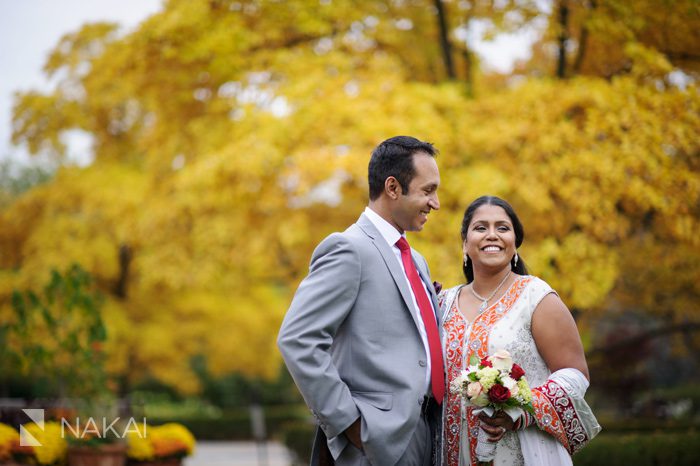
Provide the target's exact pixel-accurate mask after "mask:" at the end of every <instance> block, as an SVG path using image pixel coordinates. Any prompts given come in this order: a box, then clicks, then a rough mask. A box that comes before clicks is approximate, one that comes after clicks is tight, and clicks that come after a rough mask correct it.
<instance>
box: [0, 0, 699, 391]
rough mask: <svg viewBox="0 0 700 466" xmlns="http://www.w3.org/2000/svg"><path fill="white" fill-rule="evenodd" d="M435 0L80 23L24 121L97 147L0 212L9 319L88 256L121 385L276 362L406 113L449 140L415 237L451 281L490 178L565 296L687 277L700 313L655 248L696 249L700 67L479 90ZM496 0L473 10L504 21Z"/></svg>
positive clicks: (183, 12)
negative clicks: (19, 303) (16, 301)
mask: <svg viewBox="0 0 700 466" xmlns="http://www.w3.org/2000/svg"><path fill="white" fill-rule="evenodd" d="M292 3H293V4H294V5H291V4H292ZM494 3H503V2H494ZM506 3H507V4H508V5H509V7H510V8H513V9H514V8H516V4H517V3H518V2H512V3H513V4H512V5H511V2H506ZM434 5H435V4H434V2H421V1H415V2H381V1H376V2H374V1H372V2H366V4H365V3H363V6H362V7H361V8H360V7H358V6H357V4H356V2H350V1H339V2H335V1H334V2H332V3H331V2H320V3H319V2H316V1H299V2H252V1H251V2H228V1H222V0H220V1H203V0H201V1H199V0H198V1H182V0H171V1H169V2H167V3H166V4H165V6H164V8H163V11H162V12H160V13H158V14H156V15H154V16H152V17H151V18H149V19H148V20H146V21H145V22H143V23H142V24H141V26H140V27H139V28H138V29H137V30H136V31H134V32H133V33H131V34H129V35H126V36H121V35H119V33H118V30H117V29H116V28H115V26H114V25H108V24H93V25H86V26H84V27H83V28H82V29H81V30H79V31H77V32H74V33H71V34H68V35H66V36H65V37H64V38H63V39H62V40H61V42H60V43H59V44H58V46H57V47H56V49H55V51H54V52H53V53H52V54H51V55H50V57H49V58H48V61H47V64H46V71H47V73H49V74H55V75H57V76H59V77H60V79H59V84H58V85H57V87H56V88H55V89H54V90H53V91H52V92H50V93H47V94H41V93H37V92H29V93H25V94H23V95H21V96H20V98H19V99H18V100H17V102H16V105H15V113H14V129H15V131H14V138H15V141H16V142H17V143H24V144H26V145H27V146H28V147H29V148H30V150H32V151H34V152H40V151H44V152H46V151H48V152H50V153H53V154H54V155H55V157H56V158H58V159H60V158H61V157H62V156H63V154H64V153H65V147H64V146H63V142H62V136H63V135H65V134H66V133H67V132H69V131H75V130H79V131H82V132H84V133H86V134H88V135H90V137H92V140H93V153H94V161H93V163H92V164H90V165H89V166H88V167H85V168H79V167H75V166H69V165H66V166H64V167H62V168H61V169H60V170H59V171H58V173H57V174H56V176H55V177H54V178H53V179H52V180H51V181H50V182H49V183H46V184H43V185H41V186H38V187H36V188H34V189H32V190H30V191H28V192H26V193H24V194H23V195H21V196H19V197H17V198H15V199H13V201H12V202H7V203H6V205H4V206H3V207H2V210H0V222H1V228H0V320H2V321H6V320H7V319H10V318H11V308H10V305H9V296H10V294H11V292H12V290H13V289H27V288H32V287H38V286H41V284H42V280H44V277H45V276H46V274H47V273H48V272H47V271H48V270H51V269H52V268H56V269H59V270H60V269H64V268H66V267H67V266H68V265H69V264H72V263H74V262H77V263H79V264H81V265H82V266H83V267H84V268H85V269H86V270H88V271H89V272H90V273H91V274H92V275H93V277H94V278H95V282H96V283H97V284H98V286H99V287H100V289H101V290H102V291H103V293H104V294H105V295H106V301H105V304H104V308H103V312H104V320H105V323H106V325H107V328H108V340H107V342H106V347H105V352H106V353H107V356H108V369H109V371H110V372H111V374H113V375H114V376H115V378H116V379H117V380H118V381H119V382H120V384H121V389H122V390H126V389H128V388H129V387H130V386H131V384H132V383H134V382H137V381H139V380H142V379H144V378H146V377H153V378H156V379H158V380H160V381H162V382H163V383H166V384H169V385H172V386H174V387H176V388H177V389H179V390H180V391H182V392H194V391H196V390H198V389H199V385H198V380H197V378H196V377H195V376H194V375H193V373H192V369H191V365H190V363H191V359H192V358H193V357H195V356H199V355H205V356H206V361H207V364H208V368H209V370H211V371H212V372H213V373H214V374H226V373H231V372H240V373H243V374H247V375H249V376H254V377H273V376H274V375H275V374H276V373H277V370H278V368H279V364H280V359H279V357H278V356H277V351H276V348H275V344H274V341H275V337H276V334H277V329H278V326H279V323H280V321H281V318H282V316H283V314H284V312H285V310H286V307H287V305H288V303H289V300H290V298H291V294H292V293H293V291H294V289H295V287H296V285H297V284H298V282H299V280H300V279H301V278H302V277H303V276H304V275H305V273H306V270H307V266H308V260H309V257H310V255H311V252H312V251H313V248H314V247H315V245H316V244H317V243H318V242H319V241H320V240H321V239H322V238H323V237H324V236H325V235H327V234H328V233H330V232H332V231H337V230H340V229H343V228H345V227H346V226H347V225H348V224H350V223H351V222H353V221H354V220H355V219H356V218H357V216H358V215H359V213H360V212H361V209H362V208H363V206H364V205H365V203H366V196H367V195H366V190H367V188H366V170H367V163H368V160H369V153H370V151H371V149H372V148H373V147H374V146H375V145H376V144H377V143H378V142H380V141H381V140H383V139H385V138H387V137H390V136H393V135H396V134H410V135H414V136H416V137H419V138H421V139H425V140H429V141H432V142H434V143H435V144H436V146H437V147H438V148H439V149H440V151H441V154H440V156H439V158H438V162H439V165H440V168H441V175H442V186H441V189H440V198H441V204H442V208H441V210H440V212H437V213H435V214H434V215H431V220H430V223H429V224H428V226H427V228H426V230H425V231H424V232H423V233H421V234H420V235H415V239H414V240H412V241H414V242H415V243H416V245H417V247H419V248H420V249H421V250H422V251H423V252H424V253H425V254H426V256H427V257H428V259H429V262H430V264H431V270H432V272H433V275H434V277H435V278H436V279H438V280H440V281H442V282H443V283H445V284H446V285H452V284H454V283H456V282H457V281H458V280H460V268H459V259H460V257H461V253H460V242H459V224H460V221H461V216H462V212H463V210H464V208H465V207H466V205H467V204H468V202H470V201H471V200H472V199H474V198H475V197H477V196H478V195H481V194H484V193H493V194H497V195H501V196H503V197H505V198H507V199H509V200H510V201H512V202H513V204H514V205H515V206H516V208H517V209H518V211H519V213H520V215H521V217H522V219H523V221H524V223H525V227H526V232H527V240H526V245H525V246H524V250H523V252H522V253H523V256H524V258H525V260H526V261H527V262H528V264H529V265H530V267H531V269H532V271H533V272H534V273H536V274H538V275H540V276H542V277H543V278H545V279H546V280H548V281H549V282H550V283H552V285H553V286H554V287H555V288H556V289H557V290H559V291H560V293H561V294H562V297H563V298H564V299H565V301H566V302H567V303H568V304H569V305H570V306H571V307H573V308H576V309H580V310H581V311H588V312H589V313H595V312H600V311H602V310H605V309H606V308H607V307H608V306H609V305H610V302H611V300H612V299H613V298H614V299H615V300H616V302H624V303H628V304H629V303H630V299H629V297H633V296H635V295H643V296H644V300H642V301H640V302H639V303H635V306H638V307H639V308H640V309H642V310H644V311H646V312H650V313H654V312H658V310H657V309H656V307H655V305H656V303H657V298H658V296H666V294H667V293H669V292H673V293H675V294H674V297H673V298H672V299H669V300H668V302H666V304H665V305H664V306H665V309H669V308H671V309H673V310H674V311H673V312H675V313H672V314H671V315H672V316H676V317H678V316H680V315H681V313H685V314H683V315H690V316H692V315H693V313H697V310H696V309H695V308H694V307H693V306H692V303H693V302H694V301H693V299H695V300H696V294H697V291H696V290H695V287H692V286H691V287H684V286H681V285H680V284H679V283H680V282H679V281H678V280H677V279H674V278H673V277H672V274H671V273H669V272H666V269H663V270H659V269H658V268H657V267H655V265H657V264H658V263H659V261H660V260H661V259H662V258H663V260H664V261H666V262H665V267H670V268H671V269H670V270H675V269H674V268H675V267H680V266H683V265H684V264H690V263H695V264H697V263H698V261H697V260H696V259H697V254H698V253H697V239H696V235H693V231H694V230H695V229H696V228H697V222H698V217H699V216H698V214H699V213H700V212H698V205H700V203H699V202H698V201H699V200H700V199H699V197H700V186H699V180H698V164H697V156H698V153H700V147H699V146H698V144H699V142H698V141H700V138H699V137H698V136H700V124H699V121H698V114H699V112H698V106H699V104H700V99H699V97H698V94H697V89H696V88H695V87H694V86H692V85H690V86H688V87H687V88H685V89H680V88H676V87H673V86H659V85H657V81H658V80H657V78H658V77H659V76H661V77H663V76H664V73H666V72H667V70H668V69H669V66H671V65H668V66H667V65H666V64H664V63H662V64H661V65H658V64H655V63H654V62H653V61H650V60H648V59H646V58H645V56H643V54H638V55H636V56H635V57H636V61H635V62H634V64H633V66H632V68H631V70H632V71H631V72H630V73H628V75H626V76H622V77H618V78H615V79H611V80H602V79H599V78H595V77H592V78H577V79H572V80H570V81H565V82H556V81H550V80H546V79H531V80H529V81H527V82H525V83H523V84H521V85H519V86H518V87H515V88H512V89H505V90H501V91H499V92H494V93H493V94H489V95H486V94H484V95H480V94H477V95H476V98H472V97H470V96H469V95H468V94H467V93H466V92H465V88H464V86H463V85H462V84H461V83H460V82H459V80H447V82H445V79H446V74H445V73H444V70H443V71H437V68H436V67H437V66H438V63H439V62H440V61H439V59H438V58H437V57H439V54H440V47H441V46H440V43H439V35H440V33H439V27H438V24H437V22H436V16H435V15H436V14H437V13H436V12H435V10H434V8H432V7H434ZM480 5H481V4H480ZM484 5H486V3H484ZM484 5H481V6H480V8H481V10H474V14H476V13H477V12H481V13H480V14H483V15H487V13H489V12H492V13H493V18H494V20H493V21H494V24H495V25H498V23H499V21H500V20H499V18H501V20H503V21H505V18H506V17H507V16H506V15H505V13H504V12H503V11H496V10H493V8H495V7H493V8H492V5H490V4H488V5H486V6H484ZM513 11H514V10H513ZM455 12H456V10H455V5H450V6H449V7H448V8H447V10H446V17H447V18H450V19H451V22H450V23H449V25H450V26H449V27H451V28H455V27H458V25H459V24H462V23H461V20H459V21H458V20H457V19H456V16H455V14H456V13H455ZM499 15H500V16H499ZM524 18H525V16H524ZM409 26H410V27H409ZM504 27H505V26H504ZM451 37H453V36H451ZM453 40H454V38H453ZM455 53H456V52H455ZM440 66H442V65H440ZM671 68H672V66H671ZM639 249H643V250H644V251H645V253H644V254H646V253H649V254H651V257H650V258H649V261H648V262H647V263H646V266H644V262H643V261H642V262H641V264H640V261H641V260H640V258H639V256H640V254H636V255H635V254H631V251H635V250H639ZM693 260H695V262H692V261H693ZM640 266H641V267H643V268H644V272H641V271H639V267H640ZM631 268H633V269H634V270H635V271H637V272H638V273H635V274H634V277H631V276H630V273H629V270H630V269H631ZM683 270H684V271H683V273H682V278H681V280H683V283H690V284H692V283H695V282H696V281H697V279H698V278H699V277H698V273H699V271H698V270H697V267H694V268H693V267H688V268H686V269H683ZM657 278H658V279H657ZM625 300H626V301H625ZM695 302H697V300H696V301H695ZM681 303H683V304H684V305H685V307H683V308H682V309H681V307H680V306H677V305H679V304H681ZM674 318H675V317H674Z"/></svg>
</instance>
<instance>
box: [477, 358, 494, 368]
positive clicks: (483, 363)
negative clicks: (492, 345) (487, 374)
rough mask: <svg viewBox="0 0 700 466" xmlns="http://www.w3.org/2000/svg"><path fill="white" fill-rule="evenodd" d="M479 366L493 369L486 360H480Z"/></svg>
mask: <svg viewBox="0 0 700 466" xmlns="http://www.w3.org/2000/svg"><path fill="white" fill-rule="evenodd" d="M480 364H481V365H482V366H483V367H493V364H491V361H489V360H488V359H487V358H484V359H482V360H481V363H480Z"/></svg>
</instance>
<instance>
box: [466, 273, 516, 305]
mask: <svg viewBox="0 0 700 466" xmlns="http://www.w3.org/2000/svg"><path fill="white" fill-rule="evenodd" d="M508 277H510V270H509V271H508V273H507V274H506V276H505V277H503V280H501V283H499V284H498V286H497V287H496V289H495V290H493V293H491V294H490V295H489V297H488V298H484V297H483V296H479V295H478V294H477V292H476V291H474V282H472V286H470V287H469V290H470V291H471V292H472V294H473V295H474V296H475V297H476V299H479V300H481V301H483V302H482V303H481V306H480V307H479V314H481V313H482V312H484V311H485V310H486V308H487V307H488V305H489V301H491V298H493V297H494V295H495V294H496V293H498V290H500V289H501V287H502V286H503V284H504V283H505V282H506V280H508Z"/></svg>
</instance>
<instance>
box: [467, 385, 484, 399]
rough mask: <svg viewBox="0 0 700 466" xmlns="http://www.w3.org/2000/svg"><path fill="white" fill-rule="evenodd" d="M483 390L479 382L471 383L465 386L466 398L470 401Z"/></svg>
mask: <svg viewBox="0 0 700 466" xmlns="http://www.w3.org/2000/svg"><path fill="white" fill-rule="evenodd" d="M483 390H484V388H483V387H482V386H481V384H480V383H479V382H472V383H470V384H469V385H467V396H468V397H469V399H470V400H471V399H472V398H475V397H477V396H479V395H480V394H481V392H482V391H483Z"/></svg>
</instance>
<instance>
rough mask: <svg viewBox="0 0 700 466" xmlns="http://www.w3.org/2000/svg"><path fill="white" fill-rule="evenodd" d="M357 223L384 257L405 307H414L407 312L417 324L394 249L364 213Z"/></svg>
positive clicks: (415, 314) (409, 293)
mask: <svg viewBox="0 0 700 466" xmlns="http://www.w3.org/2000/svg"><path fill="white" fill-rule="evenodd" d="M357 225H358V226H359V227H360V228H361V229H362V231H364V232H365V233H366V234H367V236H369V237H370V239H371V240H372V243H373V244H374V246H375V247H376V248H377V250H379V254H381V256H382V259H384V263H385V264H386V266H387V268H388V269H389V273H390V274H391V277H392V278H393V279H394V283H396V286H397V288H398V289H399V292H400V293H401V297H402V298H403V300H404V302H405V303H406V306H407V309H414V312H409V314H411V318H412V319H413V321H414V322H415V323H416V325H419V324H418V321H417V320H416V319H417V315H418V313H417V312H416V311H417V310H416V309H415V308H414V306H413V299H412V298H411V291H410V290H409V288H408V280H407V279H406V276H405V274H404V272H403V269H402V268H401V266H400V265H399V262H398V260H397V259H396V256H395V255H394V251H392V250H391V247H390V246H389V245H388V244H387V243H386V241H385V240H384V238H383V237H382V235H381V234H380V233H379V231H377V229H376V228H375V226H374V225H373V224H372V222H371V221H370V220H369V219H368V218H367V217H366V216H365V215H364V214H362V215H361V216H360V219H359V220H358V221H357Z"/></svg>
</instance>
